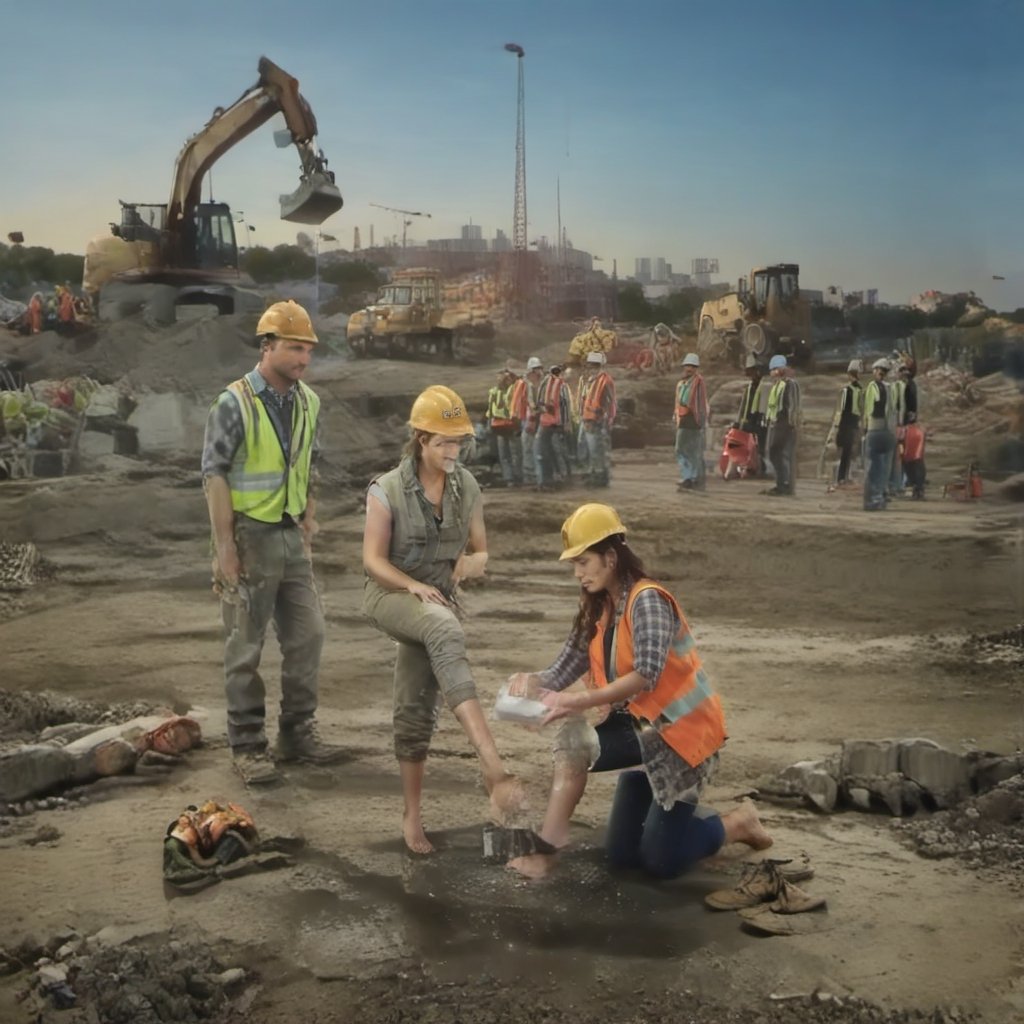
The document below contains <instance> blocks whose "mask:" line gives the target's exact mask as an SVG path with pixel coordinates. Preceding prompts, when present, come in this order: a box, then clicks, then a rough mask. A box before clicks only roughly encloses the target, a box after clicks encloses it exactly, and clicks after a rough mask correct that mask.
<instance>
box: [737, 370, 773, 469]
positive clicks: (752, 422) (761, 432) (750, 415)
mask: <svg viewBox="0 0 1024 1024" xmlns="http://www.w3.org/2000/svg"><path fill="white" fill-rule="evenodd" d="M743 373H744V375H745V376H746V378H747V386H746V387H745V388H744V389H743V396H742V397H741V398H740V409H739V413H738V414H737V416H736V419H737V421H738V422H739V425H740V430H745V431H746V432H747V433H748V434H753V435H754V437H756V438H757V454H758V457H759V461H760V463H761V474H762V476H763V475H764V472H765V461H766V458H767V450H766V444H767V441H768V427H767V426H766V425H765V422H764V412H765V406H766V404H767V401H768V399H767V395H766V389H765V388H764V387H762V383H763V381H764V366H762V364H761V363H759V362H758V361H757V356H755V355H754V354H753V353H752V352H751V353H750V355H748V356H747V361H746V364H745V366H744V368H743Z"/></svg>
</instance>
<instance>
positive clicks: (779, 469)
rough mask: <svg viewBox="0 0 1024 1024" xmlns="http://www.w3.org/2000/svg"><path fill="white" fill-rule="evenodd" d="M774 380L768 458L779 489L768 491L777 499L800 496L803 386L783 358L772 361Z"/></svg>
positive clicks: (770, 371) (767, 492)
mask: <svg viewBox="0 0 1024 1024" xmlns="http://www.w3.org/2000/svg"><path fill="white" fill-rule="evenodd" d="M768 375H769V376H770V377H771V379H772V386H771V390H770V391H769V392H768V409H767V415H766V417H765V420H766V422H767V424H768V458H769V459H771V463H772V467H773V468H774V469H775V486H774V487H772V488H770V489H769V490H767V491H765V493H766V494H770V495H772V496H773V497H778V496H780V495H793V494H796V479H795V474H794V470H795V465H794V464H795V461H796V438H797V431H798V430H799V428H800V385H799V384H797V382H796V381H795V380H794V379H793V377H792V375H791V371H790V369H789V366H788V365H787V362H786V357H785V356H782V355H778V356H772V357H771V359H770V360H769V361H768Z"/></svg>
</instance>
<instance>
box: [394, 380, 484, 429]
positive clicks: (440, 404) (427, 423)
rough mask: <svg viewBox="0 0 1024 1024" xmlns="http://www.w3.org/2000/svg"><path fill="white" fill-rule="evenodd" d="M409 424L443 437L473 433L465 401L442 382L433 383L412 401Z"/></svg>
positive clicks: (414, 427)
mask: <svg viewBox="0 0 1024 1024" xmlns="http://www.w3.org/2000/svg"><path fill="white" fill-rule="evenodd" d="M409 426H410V427H412V428H413V430H425V431H426V432H427V433H429V434H441V435H442V436H444V437H464V436H466V435H467V434H472V433H473V424H472V423H471V422H470V419H469V413H468V412H466V403H465V402H463V401H462V399H461V398H459V396H458V395H457V394H456V393H455V392H454V391H452V389H451V388H446V387H445V386H444V385H443V384H433V385H431V386H430V387H429V388H427V390H426V391H423V392H422V393H421V394H420V395H419V396H418V397H417V398H416V401H415V402H413V403H412V411H411V412H410V413H409Z"/></svg>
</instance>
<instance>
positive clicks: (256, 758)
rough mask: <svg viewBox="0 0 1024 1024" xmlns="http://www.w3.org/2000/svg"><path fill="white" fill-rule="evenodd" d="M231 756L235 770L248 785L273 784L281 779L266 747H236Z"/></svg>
mask: <svg viewBox="0 0 1024 1024" xmlns="http://www.w3.org/2000/svg"><path fill="white" fill-rule="evenodd" d="M231 756H232V759H233V761H234V766H235V771H236V772H238V774H239V775H240V776H241V777H242V781H243V782H244V783H245V784H246V785H247V786H273V785H274V784H275V783H278V782H280V781H281V776H280V775H279V774H278V771H277V769H276V768H275V767H274V762H273V760H272V759H271V757H270V755H269V754H268V753H267V749H266V747H235V748H234V750H232V752H231Z"/></svg>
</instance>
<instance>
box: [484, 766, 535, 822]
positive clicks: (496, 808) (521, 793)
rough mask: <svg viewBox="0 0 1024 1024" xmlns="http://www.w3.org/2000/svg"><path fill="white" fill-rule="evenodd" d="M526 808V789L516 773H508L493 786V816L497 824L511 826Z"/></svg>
mask: <svg viewBox="0 0 1024 1024" xmlns="http://www.w3.org/2000/svg"><path fill="white" fill-rule="evenodd" d="M524 810H526V791H525V790H524V789H523V784H522V782H520V781H519V779H518V778H517V777H516V776H515V775H506V776H505V777H504V778H503V779H500V780H499V781H498V782H496V783H494V785H493V786H492V787H491V817H492V818H493V819H494V823H495V824H496V825H501V826H502V828H511V827H512V826H513V825H514V824H515V823H516V819H517V818H518V817H519V815H520V814H522V812H523V811H524Z"/></svg>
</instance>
